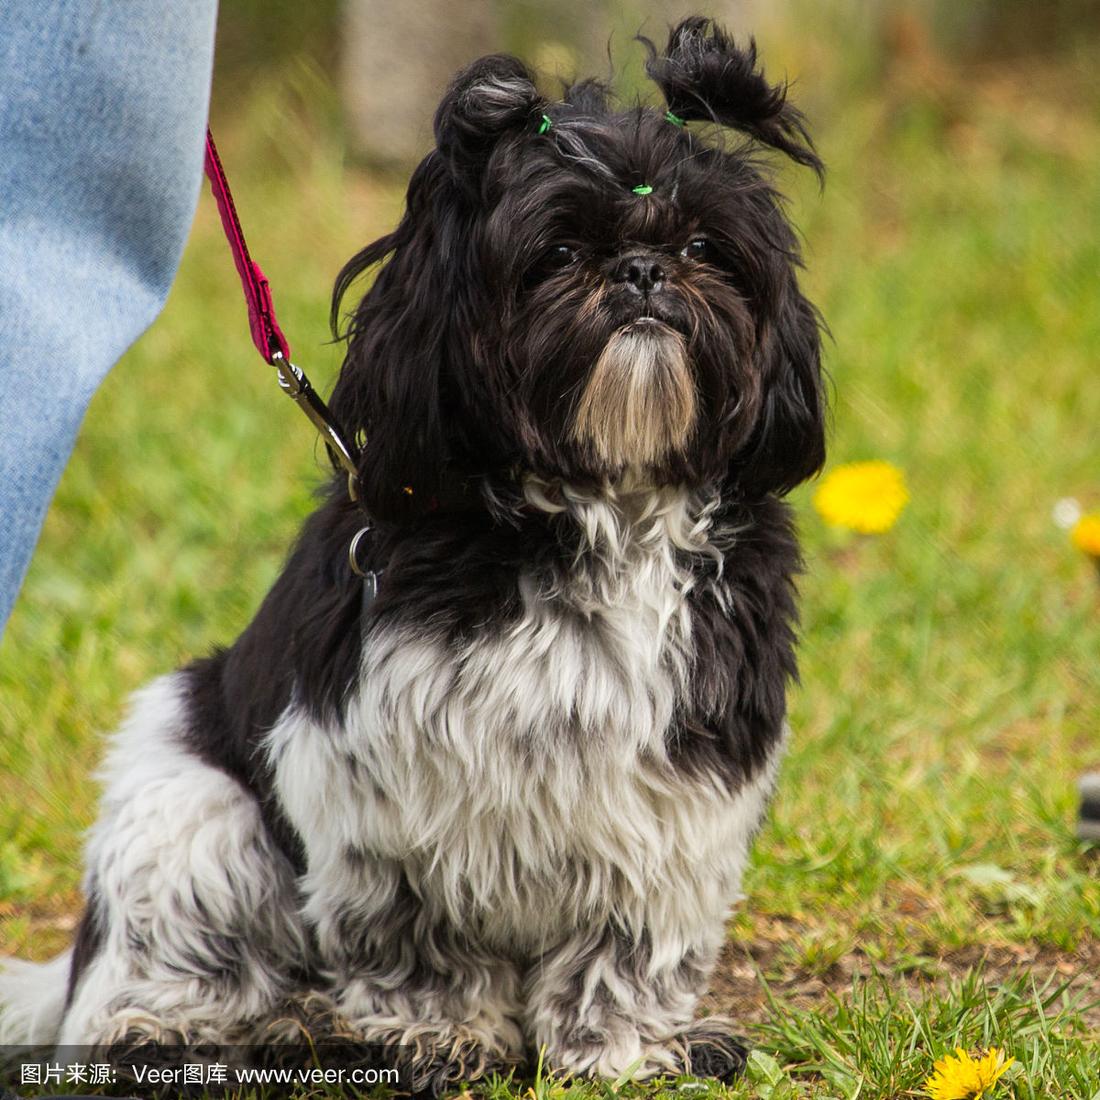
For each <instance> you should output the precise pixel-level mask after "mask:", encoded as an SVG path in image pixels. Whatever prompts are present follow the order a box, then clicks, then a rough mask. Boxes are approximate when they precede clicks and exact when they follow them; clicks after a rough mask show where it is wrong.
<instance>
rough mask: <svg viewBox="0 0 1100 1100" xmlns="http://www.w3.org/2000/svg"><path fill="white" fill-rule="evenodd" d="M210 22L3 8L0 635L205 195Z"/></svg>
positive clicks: (152, 1) (45, 4)
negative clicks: (103, 388)
mask: <svg viewBox="0 0 1100 1100" xmlns="http://www.w3.org/2000/svg"><path fill="white" fill-rule="evenodd" d="M216 9H217V4H216V0H125V2H117V0H4V2H3V5H2V8H0V629H2V628H3V624H4V623H5V622H6V621H7V617H8V615H9V613H10V611H11V606H12V604H13V603H14V601H15V595H16V592H17V591H18V589H19V585H20V583H21V581H22V579H23V575H24V573H25V571H26V568H27V563H28V562H29V560H30V556H31V552H32V550H33V548H34V544H35V541H36V539H37V537H38V532H39V529H40V528H41V525H42V520H43V518H44V516H45V513H46V508H47V506H48V504H49V501H50V497H51V496H52V495H53V491H54V489H55V488H56V485H57V482H58V479H59V478H60V476H61V470H62V468H63V467H64V465H65V462H66V460H67V459H68V457H69V454H70V452H71V450H72V447H73V442H74V440H75V438H76V433H77V430H78V428H79V427H80V422H81V419H82V418H83V415H84V411H85V409H86V408H87V406H88V402H89V401H90V399H91V397H92V394H93V393H94V392H95V389H96V387H97V386H98V385H99V383H100V382H101V381H102V380H103V378H104V376H105V375H106V374H107V371H108V370H110V368H111V367H112V366H113V365H114V363H115V362H116V361H117V360H118V358H119V357H120V356H121V355H122V353H123V352H124V351H125V350H126V349H127V348H128V347H129V346H130V344H132V343H133V342H134V340H136V339H137V337H138V336H140V335H141V333H142V332H143V331H144V330H145V329H146V328H147V327H148V326H149V324H150V323H151V322H152V320H153V319H154V318H155V317H156V315H157V313H158V312H159V311H160V309H161V307H162V305H163V304H164V300H165V298H166V297H167V294H168V288H169V286H170V285H171V283H172V279H173V278H174V276H175V273H176V268H177V266H178V264H179V259H180V254H181V252H182V251H183V245H184V241H185V239H186V237H187V233H188V230H189V229H190V226H191V221H192V219H193V217H194V211H195V203H196V201H197V198H198V192H199V185H200V182H201V179H202V159H203V135H204V128H205V123H206V115H207V107H208V103H209V94H210V73H211V65H212V60H213V48H214V23H215V16H216Z"/></svg>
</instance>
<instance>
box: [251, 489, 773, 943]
mask: <svg viewBox="0 0 1100 1100" xmlns="http://www.w3.org/2000/svg"><path fill="white" fill-rule="evenodd" d="M528 493H529V497H532V498H533V500H534V501H535V502H536V503H537V504H539V505H540V506H542V507H545V508H548V509H552V510H564V508H565V506H563V505H561V504H552V503H551V502H550V501H549V500H548V499H547V497H546V496H545V494H544V492H543V487H541V486H539V485H533V486H529V487H528ZM567 504H568V509H569V511H570V512H571V513H572V517H573V518H575V519H576V520H577V521H578V522H579V523H580V524H581V525H582V530H583V540H582V546H583V550H582V551H581V555H583V556H578V561H577V562H576V563H575V566H574V568H572V569H571V570H570V571H569V572H568V574H567V575H566V577H565V579H562V580H559V581H557V582H554V583H553V586H551V584H550V583H548V582H547V581H546V580H544V579H540V578H538V577H536V575H535V573H534V571H532V572H531V573H530V574H527V575H525V576H524V577H523V579H522V582H521V596H522V613H521V614H520V615H519V617H518V618H517V619H516V620H515V621H513V622H512V623H511V624H510V625H508V626H507V627H502V626H501V625H500V624H499V623H497V624H495V625H494V626H493V627H492V628H489V627H487V628H486V629H485V630H484V631H482V632H475V633H474V634H473V636H472V637H469V638H467V639H465V640H464V641H463V642H461V643H455V644H445V643H443V642H436V641H432V640H430V636H429V637H425V635H424V634H423V633H421V634H419V635H416V636H412V635H411V634H407V633H405V632H402V631H399V630H392V629H391V630H381V631H376V632H375V633H374V634H373V635H372V636H371V638H370V639H369V642H368V644H367V647H366V650H365V653H364V660H363V672H362V681H361V686H360V689H359V692H358V695H357V698H356V699H355V700H354V702H353V704H352V705H351V706H350V707H349V708H348V711H347V715H346V718H345V722H344V725H343V727H342V728H328V729H326V728H321V727H319V726H317V725H316V724H314V723H312V722H310V721H308V720H306V719H304V718H303V717H302V716H301V715H300V714H297V713H295V712H291V713H288V714H287V715H286V716H285V717H284V719H283V721H281V722H280V724H279V725H278V726H277V727H276V728H275V729H274V730H273V731H272V733H271V736H270V738H269V742H268V744H269V748H270V751H271V753H272V756H273V760H274V763H275V767H276V783H277V787H278V790H279V794H280V796H281V799H282V801H283V803H284V804H285V806H286V807H287V809H288V811H289V814H290V817H291V819H292V821H293V822H294V824H295V825H296V827H297V828H298V831H299V833H300V835H301V836H302V837H303V838H305V842H306V845H307V850H308V854H309V862H310V878H311V879H312V878H314V877H316V876H321V877H323V876H325V875H333V874H336V875H341V876H347V875H351V874H353V873H354V871H352V870H349V869H348V865H350V866H355V862H356V861H355V860H354V859H353V860H351V861H350V864H349V861H348V859H347V858H346V854H347V853H348V852H349V851H352V852H354V851H369V852H370V853H373V854H375V855H378V856H381V857H383V858H386V859H389V860H393V861H396V862H397V863H398V864H400V866H401V867H402V869H403V871H404V873H405V875H406V876H407V877H408V878H409V880H410V882H412V883H414V884H415V885H414V888H415V889H416V891H417V892H418V893H420V894H422V895H424V896H427V897H430V898H431V899H432V900H433V901H434V902H435V903H436V904H438V905H439V906H441V907H442V908H443V909H444V910H445V911H447V913H448V914H449V915H450V917H451V918H452V919H454V920H455V921H456V923H461V924H463V925H464V926H466V927H469V926H470V923H471V919H472V920H473V922H474V923H475V924H477V925H480V926H481V927H482V928H483V929H484V931H485V934H486V935H487V936H489V937H490V938H492V939H503V940H510V941H513V942H514V941H515V940H516V937H522V939H523V940H524V941H525V942H524V943H523V944H522V946H524V947H526V948H530V949H538V948H539V946H540V944H545V943H546V942H547V941H548V940H550V939H551V938H552V937H557V936H560V934H561V931H562V930H563V928H567V927H569V926H570V925H573V924H576V923H581V922H582V921H583V922H586V923H590V922H591V920H592V917H593V916H599V915H602V916H604V917H607V918H609V917H610V916H612V915H615V916H617V917H618V918H619V919H620V920H622V921H624V922H627V923H630V922H631V919H632V911H633V910H634V909H635V908H636V906H635V904H634V902H635V901H637V902H639V903H640V902H641V900H642V899H644V898H646V897H650V898H651V897H652V895H653V893H654V892H656V891H662V890H665V891H669V892H670V895H672V896H675V897H676V898H677V899H678V900H677V902H676V905H677V906H687V907H688V908H689V909H694V908H695V907H696V906H703V907H705V908H708V909H713V908H714V907H715V906H718V907H719V908H720V907H721V906H723V905H728V903H729V901H730V900H731V898H732V896H733V895H734V894H735V893H736V890H737V880H738V877H739V873H740V867H741V862H742V859H743V855H742V853H743V851H744V848H745V842H746V841H747V839H748V835H749V833H750V832H751V830H752V829H753V828H754V827H755V824H756V821H757V820H758V818H759V815H760V813H761V811H762V807H763V803H764V801H765V799H766V795H767V791H768V789H769V788H770V784H771V775H770V774H768V775H767V776H766V777H763V778H762V782H761V783H759V784H753V785H752V786H751V787H750V788H749V789H746V790H744V791H741V792H738V795H737V796H736V797H734V796H731V795H729V793H728V792H726V791H725V790H723V789H722V788H721V786H720V785H719V784H717V783H713V784H712V783H709V782H706V781H701V782H700V783H698V784H697V785H694V789H691V790H690V791H689V789H688V788H686V787H685V783H684V779H683V776H682V775H676V774H674V773H673V771H672V769H671V765H670V764H669V761H668V757H667V750H666V738H667V732H668V729H669V726H670V724H671V723H672V721H673V719H674V714H675V709H676V705H677V702H678V700H680V699H682V698H683V697H684V693H685V691H686V690H687V687H688V678H689V676H690V669H691V661H692V639H691V621H690V616H689V614H688V610H687V604H686V594H687V591H688V588H689V585H690V583H691V582H690V574H689V573H688V571H686V570H684V569H683V568H682V567H681V566H680V565H678V563H677V553H678V552H688V553H691V552H695V553H706V552H707V542H706V534H707V526H708V519H707V514H706V511H705V510H703V511H702V512H701V513H700V511H699V510H698V509H693V508H692V507H691V501H690V500H689V499H688V498H687V497H686V495H685V494H679V493H674V492H671V491H668V492H662V493H651V494H646V495H644V496H643V495H638V496H636V497H633V498H629V499H627V500H625V501H622V502H621V503H619V504H617V505H612V504H609V503H607V502H606V501H599V500H594V499H583V498H577V499H573V500H571V501H567ZM563 521H565V517H563ZM768 771H769V773H770V769H768ZM690 786H691V785H689V787H690ZM723 801H725V802H728V804H729V806H728V810H729V812H728V813H725V814H723V813H722V812H721V811H720V810H719V812H718V813H717V814H716V809H718V807H717V806H716V803H721V802H723ZM723 823H724V824H723ZM716 824H717V828H716ZM348 885H349V887H350V886H351V884H350V883H349V884H348ZM649 904H650V908H652V903H651V902H650V903H649ZM637 908H638V911H639V913H640V909H641V907H640V905H638V906H637ZM684 916H687V914H684ZM693 917H694V914H693ZM689 923H695V921H694V919H690V920H689Z"/></svg>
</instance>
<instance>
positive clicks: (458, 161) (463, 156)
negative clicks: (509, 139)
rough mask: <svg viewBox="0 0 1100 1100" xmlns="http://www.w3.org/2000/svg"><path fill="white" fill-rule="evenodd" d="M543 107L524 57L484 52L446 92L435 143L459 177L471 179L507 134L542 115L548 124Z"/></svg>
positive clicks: (436, 121) (463, 179)
mask: <svg viewBox="0 0 1100 1100" xmlns="http://www.w3.org/2000/svg"><path fill="white" fill-rule="evenodd" d="M544 106H545V100H544V99H543V97H542V95H541V94H540V93H539V91H538V89H537V88H536V87H535V82H534V78H533V77H532V75H531V72H530V70H529V69H528V68H527V66H526V65H524V64H523V62H522V61H520V60H519V59H518V58H515V57H511V56H509V55H508V54H490V55H489V56H488V57H482V58H480V59H479V60H477V61H475V62H473V64H471V65H469V66H467V67H466V68H465V69H463V70H462V71H461V72H460V73H459V74H458V75H457V76H456V77H455V79H454V80H453V81H452V82H451V86H450V88H449V89H448V90H447V93H446V95H444V97H443V101H442V102H441V103H440V105H439V110H438V111H437V112H436V116H435V141H436V147H437V148H438V149H439V152H440V154H441V155H442V156H443V157H444V159H445V160H446V161H447V163H448V164H449V166H450V167H451V170H452V172H453V173H454V175H455V177H456V178H457V179H458V180H460V181H465V182H472V181H473V180H474V178H475V177H476V176H477V175H478V173H479V172H480V169H481V168H483V167H484V164H485V162H486V161H487V160H488V158H489V154H490V153H491V152H492V150H493V147H494V145H495V144H496V143H497V142H498V141H499V140H500V138H501V137H503V136H504V135H505V134H506V133H508V132H509V131H512V130H515V129H519V128H523V127H526V126H528V125H529V124H530V123H531V121H532V119H534V120H538V119H539V118H540V116H541V119H542V124H543V125H544V126H545V125H546V123H547V121H548V116H547V115H546V114H545V113H544V112H543V108H544ZM536 124H537V123H536ZM540 132H542V131H540Z"/></svg>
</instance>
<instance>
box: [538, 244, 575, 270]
mask: <svg viewBox="0 0 1100 1100" xmlns="http://www.w3.org/2000/svg"><path fill="white" fill-rule="evenodd" d="M576 258H577V250H576V249H575V248H570V247H569V245H567V244H558V245H555V246H554V247H553V248H551V249H549V250H548V251H547V253H546V255H545V256H544V257H543V261H542V265H543V267H544V268H546V269H547V270H548V271H560V270H561V269H562V268H563V267H568V266H569V265H570V264H571V263H572V262H573V261H574V260H575V259H576Z"/></svg>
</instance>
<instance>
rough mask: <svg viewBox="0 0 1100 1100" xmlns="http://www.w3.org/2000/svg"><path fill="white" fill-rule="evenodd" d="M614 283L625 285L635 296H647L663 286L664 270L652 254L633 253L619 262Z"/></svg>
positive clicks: (659, 260)
mask: <svg viewBox="0 0 1100 1100" xmlns="http://www.w3.org/2000/svg"><path fill="white" fill-rule="evenodd" d="M615 281H616V282H618V283H626V285H627V286H628V287H629V288H630V289H631V290H632V291H634V293H635V294H649V293H651V292H653V291H655V290H660V289H661V287H662V286H663V285H664V282H665V269H664V268H663V267H662V266H661V259H660V257H659V256H656V255H654V254H653V253H652V252H635V253H633V254H631V255H630V256H624V257H623V258H622V259H621V260H620V261H619V263H618V266H617V267H616V268H615Z"/></svg>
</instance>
